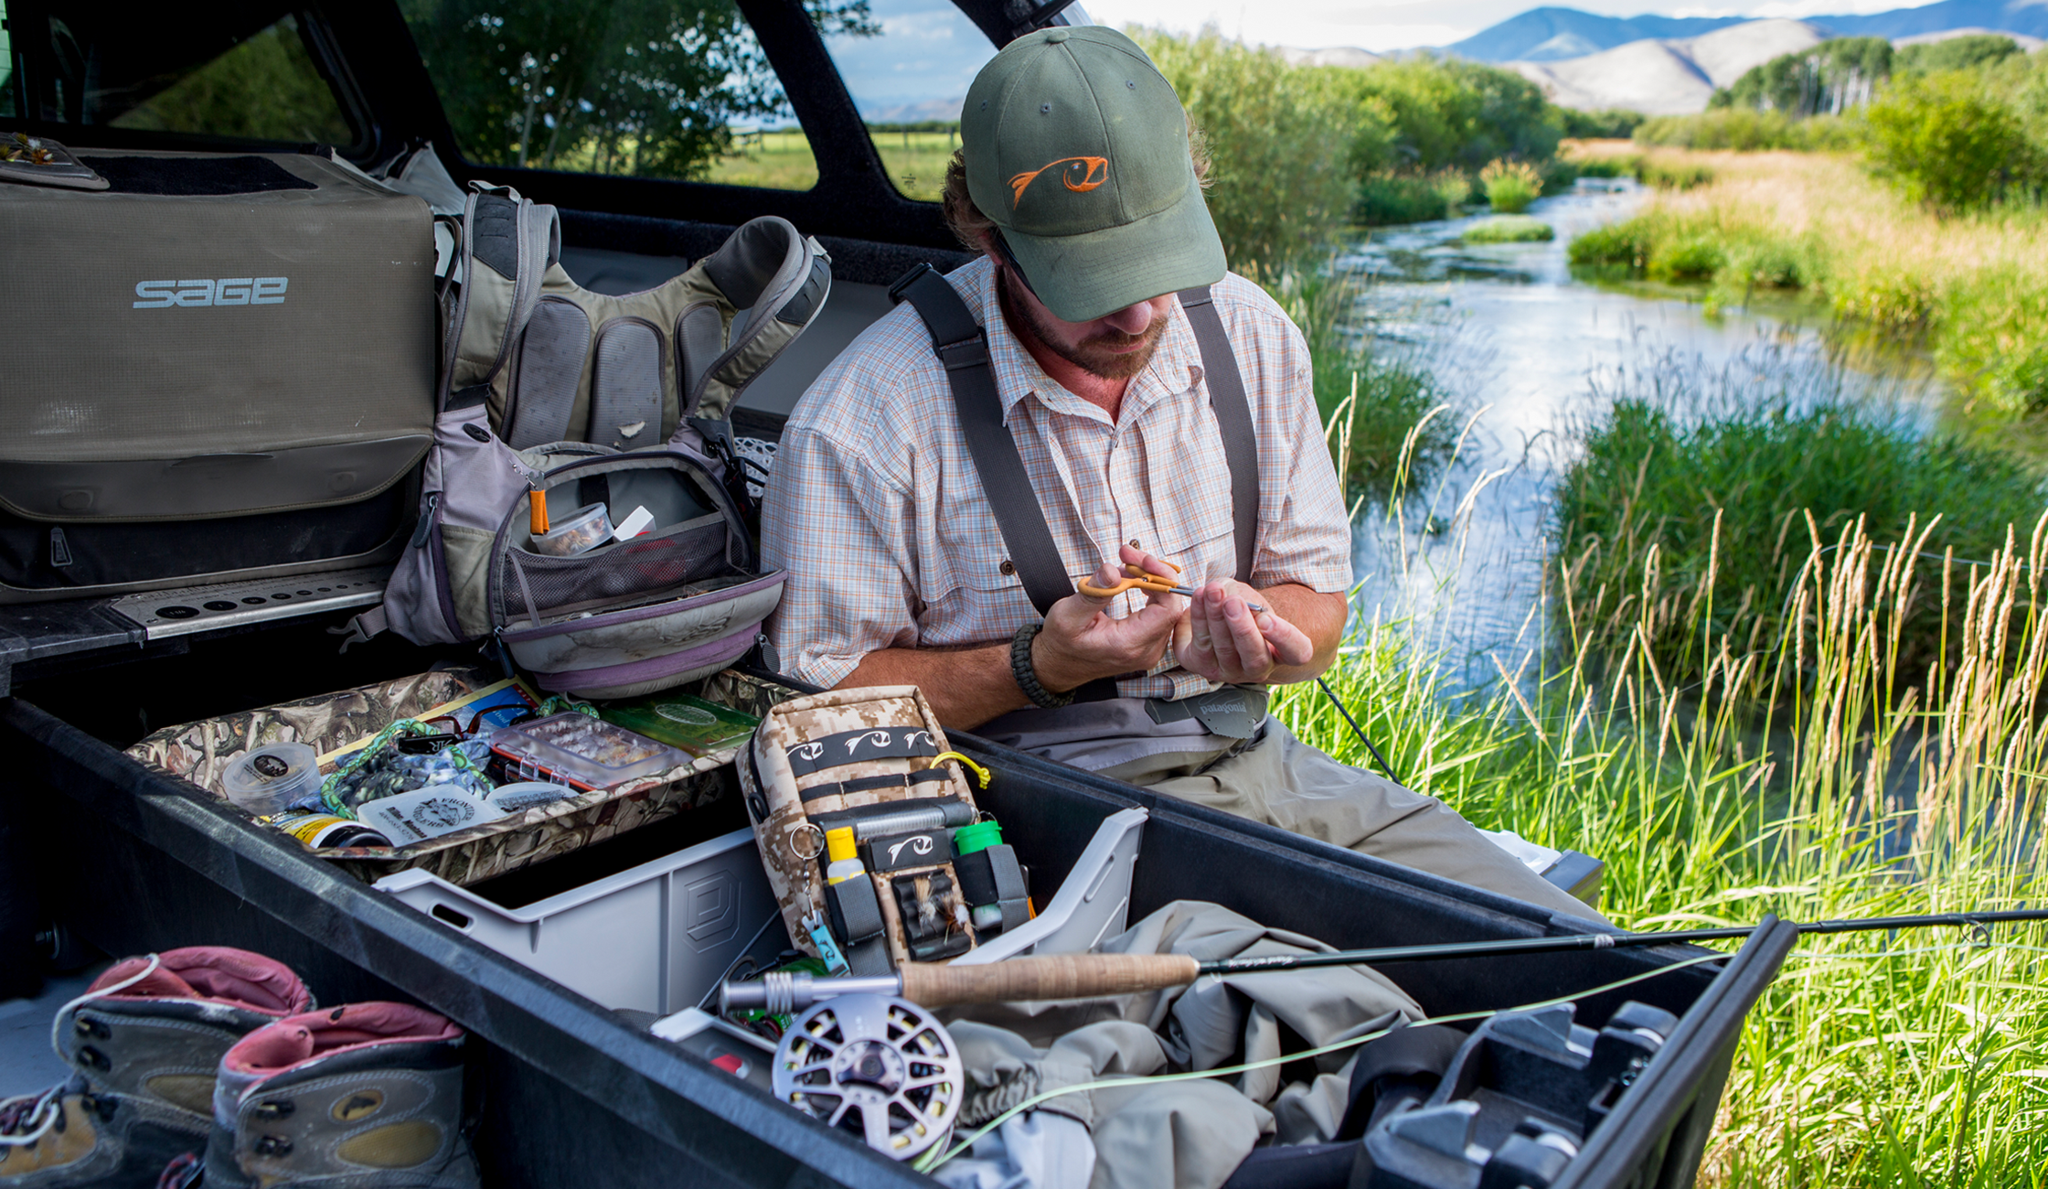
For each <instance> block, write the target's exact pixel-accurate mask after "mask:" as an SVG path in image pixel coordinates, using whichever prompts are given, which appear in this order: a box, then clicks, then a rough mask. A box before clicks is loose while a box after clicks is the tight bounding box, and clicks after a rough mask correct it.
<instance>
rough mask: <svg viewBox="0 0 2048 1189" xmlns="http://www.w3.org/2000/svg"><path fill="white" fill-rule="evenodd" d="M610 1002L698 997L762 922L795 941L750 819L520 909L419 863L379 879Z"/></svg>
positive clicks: (688, 1003) (401, 896)
mask: <svg viewBox="0 0 2048 1189" xmlns="http://www.w3.org/2000/svg"><path fill="white" fill-rule="evenodd" d="M373 886H375V887H376V889H377V890H378V891H380V892H387V893H389V894H391V895H392V896H394V897H396V898H397V899H398V900H399V901H400V902H402V903H405V904H408V905H411V906H412V907H413V908H416V909H418V910H419V911H421V912H423V913H426V914H427V915H429V916H431V917H433V918H434V919H435V920H437V921H440V922H442V923H443V924H446V925H448V926H450V927H452V928H455V929H460V930H461V931H463V932H464V933H467V934H469V935H470V936H471V937H474V938H476V939H477V940H478V941H480V942H482V943H483V944H485V945H487V946H489V947H491V948H492V949H494V950H497V951H498V952H499V953H501V954H504V955H505V956H506V957H508V958H511V959H513V960H514V961H517V962H521V963H523V964H525V965H527V966H530V967H532V968H533V969H535V970H537V971H539V972H540V973H542V974H544V975H546V976H548V977H549V978H551V979H554V980H555V981H556V982H558V983H560V984H562V985H563V986H565V987H568V988H569V989H570V990H572V991H576V992H578V993H579V994H582V995H585V996H588V997H589V998H591V999H593V1000H595V1001H597V1002H598V1003H601V1004H603V1005H604V1006H606V1007H609V1008H617V1009H625V1010H631V1011H647V1012H654V1013H657V1014H660V1015H667V1014H669V1013H671V1012H677V1011H681V1010H682V1009H684V1008H686V1007H695V1006H696V1005H697V1004H698V1002H699V1001H700V1000H702V999H703V998H704V995H705V993H706V992H708V991H710V990H711V989H712V987H713V986H715V985H716V984H717V982H718V980H719V978H720V976H722V975H723V974H724V973H725V971H726V968H727V967H729V966H731V965H732V963H733V961H734V960H735V959H736V958H738V957H739V956H740V955H741V954H743V953H745V952H747V950H748V949H749V948H751V947H752V946H753V944H754V943H755V942H756V941H757V940H761V939H762V938H763V935H764V933H765V932H772V933H773V934H774V935H775V936H774V938H773V939H772V940H773V945H772V946H770V949H771V951H772V950H780V949H782V948H784V947H785V946H786V945H787V943H788V936H787V933H786V932H785V931H784V930H783V927H782V920H781V915H780V913H779V912H778V911H777V909H776V906H775V895H774V893H772V892H770V891H769V890H768V876H767V874H766V872H764V871H763V870H762V867H761V855H760V852H759V851H758V850H757V849H755V846H754V835H753V831H751V830H734V831H733V832H732V833H730V834H725V835H722V836H720V837H718V838H713V839H711V840H710V841H708V842H700V843H698V844H697V845H695V846H692V847H689V848H688V849H686V850H681V851H677V852H676V853H675V854H672V855H667V856H664V857H663V858H659V859H655V860H653V861H652V862H647V863H642V864H640V865H639V866H638V867H631V868H628V869H626V870H624V871H621V872H619V873H618V874H616V875H609V876H606V877H605V878H603V879H600V880H597V881H595V882H592V883H587V884H584V885H583V886H581V887H578V888H572V889H570V890H569V891H566V892H563V893H561V894H559V895H555V896H550V897H548V898H547V899H545V900H540V901H536V902H535V903H532V904H529V905H526V906H525V907H523V908H503V907H500V906H498V905H496V904H493V903H491V902H490V901H488V900H485V899H483V898H482V897H480V896H477V895H475V894H473V893H471V892H469V891H466V890H464V889H462V888H459V887H456V886H455V885H454V884H452V883H449V882H448V881H447V880H445V879H442V878H440V877H439V876H437V875H430V874H428V873H427V872H425V871H422V870H418V869H413V870H407V871H400V872H397V873H395V874H393V875H387V876H385V877H384V878H383V879H380V880H378V881H377V882H376V883H375V885H373Z"/></svg>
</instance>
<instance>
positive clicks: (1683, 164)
mask: <svg viewBox="0 0 2048 1189" xmlns="http://www.w3.org/2000/svg"><path fill="white" fill-rule="evenodd" d="M1636 176H1637V177H1639V178H1641V179H1642V180H1643V183H1644V184H1645V185H1649V186H1655V187H1657V188H1658V189H1659V190H1690V189H1692V188H1693V187H1694V186H1704V185H1706V184H1707V183H1708V182H1711V181H1713V180H1714V171H1713V169H1712V168H1711V167H1709V166H1706V165H1701V164H1700V163H1699V162H1697V161H1671V160H1666V159H1664V158H1660V157H1646V158H1644V159H1643V163H1642V165H1641V166H1639V167H1638V168H1637V170H1636Z"/></svg>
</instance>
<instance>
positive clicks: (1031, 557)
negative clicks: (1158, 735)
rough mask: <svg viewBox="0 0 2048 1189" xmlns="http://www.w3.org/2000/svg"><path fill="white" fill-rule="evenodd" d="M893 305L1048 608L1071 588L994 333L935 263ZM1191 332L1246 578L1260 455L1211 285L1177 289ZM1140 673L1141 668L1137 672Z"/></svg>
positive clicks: (899, 286) (904, 286) (1098, 689)
mask: <svg viewBox="0 0 2048 1189" xmlns="http://www.w3.org/2000/svg"><path fill="white" fill-rule="evenodd" d="M889 296H890V297H891V298H893V299H894V300H896V301H905V300H907V301H909V302H910V304H911V305H912V306H914V307H916V309H917V313H918V316H919V317H920V318H923V319H924V325H925V329H926V330H928V331H930V332H931V336H932V345H933V347H934V348H935V349H936V350H937V352H938V356H939V362H941V363H942V364H944V365H945V368H946V381H947V383H948V385H949V386H950V387H951V388H952V390H953V405H954V407H955V408H956V409H957V410H958V412H959V417H960V432H961V433H962V435H963V436H965V438H966V439H967V453H968V454H969V456H971V457H972V458H973V459H974V469H975V471H976V473H977V474H979V475H980V476H981V489H982V491H983V492H984V493H986V494H987V496H988V502H989V508H990V510H991V511H992V512H994V513H995V518H996V527H997V528H999V529H1001V530H1002V534H1003V544H1004V545H1005V546H1006V547H1007V548H1008V549H1009V551H1010V564H1011V565H1013V566H1015V567H1016V570H1017V576H1018V577H1019V578H1021V579H1023V582H1024V593H1025V594H1026V595H1028V596H1030V598H1031V603H1032V605H1033V606H1034V607H1037V608H1038V613H1039V614H1040V615H1044V614H1045V613H1046V612H1048V611H1050V610H1052V605H1053V604H1054V603H1057V602H1059V601H1060V600H1061V599H1063V598H1065V597H1067V596H1068V595H1070V594H1073V593H1074V584H1073V580H1072V579H1071V578H1069V577H1068V576H1067V565H1066V562H1064V561H1062V560H1061V559H1060V551H1059V547H1058V546H1057V545H1055V544H1053V539H1052V529H1051V528H1050V527H1049V526H1048V525H1047V524H1046V522H1045V510H1044V509H1043V508H1041V507H1040V506H1039V502H1038V494H1037V492H1036V491H1034V490H1033V489H1032V486H1031V476H1030V475H1029V474H1028V473H1026V472H1025V470H1024V457H1023V455H1021V454H1019V453H1018V452H1017V439H1016V438H1014V437H1012V436H1011V435H1010V428H1009V426H1007V425H1005V424H1003V401H1002V397H1001V395H1000V394H999V393H998V392H997V391H996V377H995V369H994V368H993V367H991V366H990V363H989V352H988V334H987V332H986V331H985V330H984V329H983V328H982V326H981V324H980V323H978V322H976V321H975V320H974V314H973V312H972V311H970V310H969V309H968V308H967V303H966V302H965V301H962V300H961V299H960V294H959V291H958V290H956V289H954V288H953V286H952V285H950V284H948V283H947V281H946V279H945V278H944V277H942V276H940V275H939V272H938V270H937V269H934V268H933V267H932V266H931V265H929V264H924V263H920V264H919V265H917V267H915V268H913V269H911V270H910V272H909V273H907V274H905V275H904V277H903V278H902V279H901V280H899V281H897V282H896V283H895V284H894V285H892V286H890V288H889ZM1177 296H1178V297H1179V298H1180V304H1181V308H1182V309H1184V310H1186V311H1187V315H1188V322H1189V324H1190V325H1191V326H1192V327H1193V328H1194V332H1195V343H1196V345H1197V346H1198V347H1200V348H1201V352H1202V371H1203V375H1204V378H1205V379H1206V380H1207V381H1208V384H1209V403H1210V405H1211V407H1213V408H1214V409H1215V411H1216V424H1217V426H1218V427H1219V428H1220V429H1221V430H1222V433H1223V460H1224V464H1225V465H1226V466H1227V467H1228V468H1229V469H1230V515H1231V527H1232V529H1233V530H1234V532H1235V535H1236V543H1237V580H1238V581H1239V582H1249V581H1250V580H1251V574H1252V556H1253V549H1254V547H1255V545H1256V544H1257V535H1258V521H1259V451H1258V440H1257V438H1256V437H1255V436H1254V435H1253V431H1252V415H1251V407H1250V404H1249V402H1248V401H1247V400H1246V398H1245V391H1244V374H1243V373H1242V372H1240V371H1238V368H1237V354H1236V352H1235V351H1233V350H1232V349H1231V346H1230V337H1229V336H1228V335H1227V334H1225V333H1224V330H1223V319H1222V318H1221V317H1220V316H1219V315H1218V314H1217V313H1216V306H1215V303H1214V301H1213V299H1212V298H1211V297H1210V295H1209V290H1208V287H1207V286H1204V287H1202V288H1199V289H1184V290H1182V291H1181V292H1180V293H1179V294H1178V295H1177ZM1132 676H1136V674H1132ZM1076 696H1077V699H1078V700H1080V701H1101V700H1103V699H1106V698H1113V697H1115V696H1116V682H1115V680H1114V679H1104V680H1101V681H1091V682H1089V683H1088V684H1087V685H1085V686H1082V687H1081V689H1080V690H1078V691H1076Z"/></svg>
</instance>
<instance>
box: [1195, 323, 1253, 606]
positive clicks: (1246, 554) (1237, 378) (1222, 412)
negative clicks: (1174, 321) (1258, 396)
mask: <svg viewBox="0 0 2048 1189" xmlns="http://www.w3.org/2000/svg"><path fill="white" fill-rule="evenodd" d="M1176 296H1178V297H1179V298H1180V307H1181V309H1183V310H1185V311H1187V315H1188V324H1189V325H1190V326H1192V327H1193V328H1194V331H1195V344H1196V345H1197V346H1199V347H1200V348H1201V350H1202V371H1203V373H1204V378H1205V379H1206V380H1208V382H1209V407H1210V408H1212V409H1214V410H1215V411H1216V426H1217V428H1218V429H1221V430H1222V431H1223V463H1224V465H1225V466H1227V467H1229V468H1230V523H1231V527H1232V528H1233V529H1234V530H1235V533H1236V538H1237V580H1238V581H1239V582H1246V583H1248V582H1250V581H1251V580H1252V556H1253V551H1254V549H1255V547H1256V546H1257V544H1258V533H1259V439H1258V436H1257V435H1256V434H1254V433H1253V432H1252V410H1251V403H1250V402H1249V401H1248V400H1246V398H1245V393H1244V373H1242V372H1240V371H1238V370H1237V352H1235V351H1233V350H1231V348H1230V336H1229V335H1228V334H1225V333H1224V331H1223V318H1222V316H1221V315H1219V314H1218V313H1217V312H1216V302H1215V299H1214V298H1212V297H1211V296H1210V294H1209V287H1208V286H1206V285H1204V286H1202V287H1201V288H1199V289H1183V290H1181V291H1180V292H1179V293H1178V294H1176Z"/></svg>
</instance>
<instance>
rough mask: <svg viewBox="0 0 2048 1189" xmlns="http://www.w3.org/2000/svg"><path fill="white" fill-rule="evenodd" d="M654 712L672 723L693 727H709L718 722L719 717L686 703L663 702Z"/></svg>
mask: <svg viewBox="0 0 2048 1189" xmlns="http://www.w3.org/2000/svg"><path fill="white" fill-rule="evenodd" d="M654 712H655V713H656V714H659V715H660V716H662V717H663V718H665V719H667V720H669V721H670V722H679V723H683V724H685V725H686V726H692V727H708V726H710V725H711V724H712V723H715V722H717V721H718V716H717V715H715V714H713V713H711V712H710V711H709V710H704V709H701V708H699V707H696V706H692V705H689V704H688V703H685V702H663V703H662V704H660V705H659V706H656V707H655V708H654Z"/></svg>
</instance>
